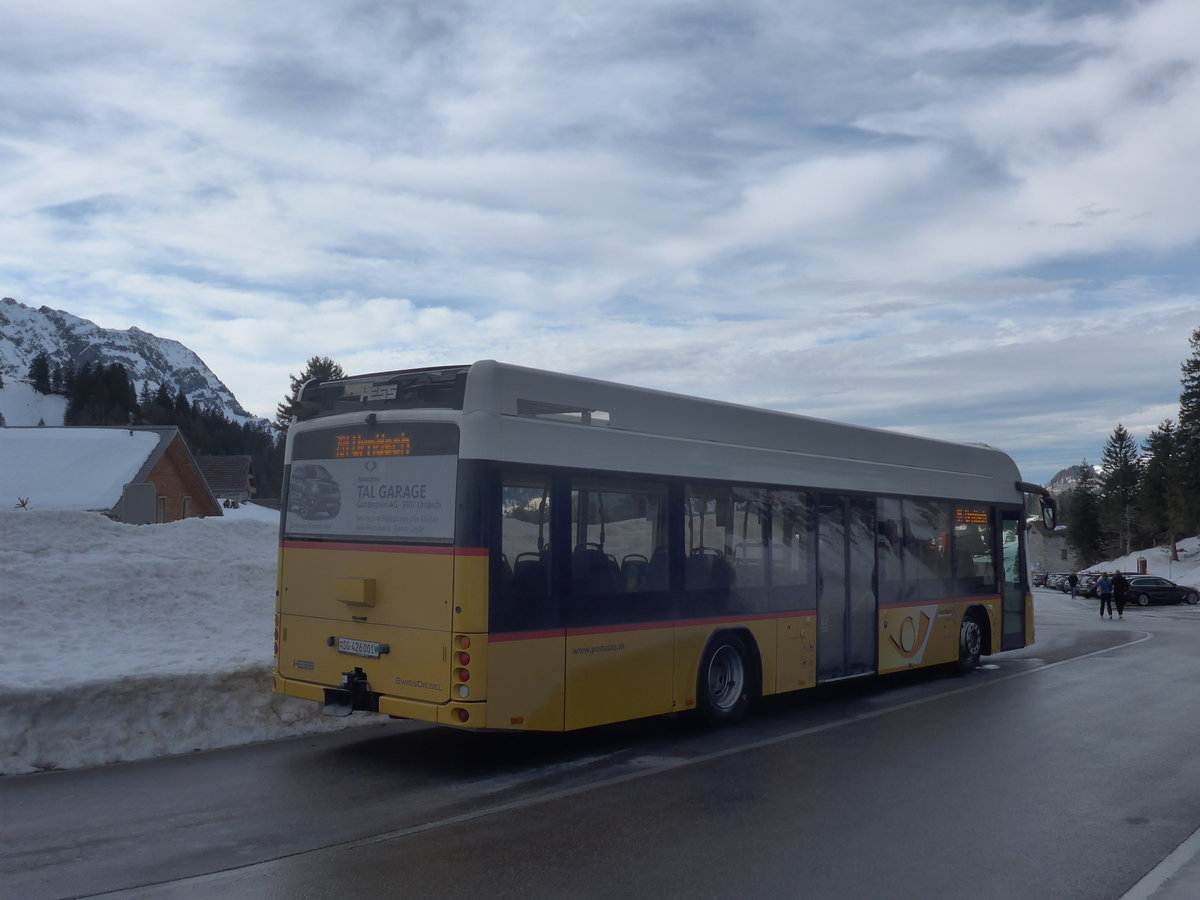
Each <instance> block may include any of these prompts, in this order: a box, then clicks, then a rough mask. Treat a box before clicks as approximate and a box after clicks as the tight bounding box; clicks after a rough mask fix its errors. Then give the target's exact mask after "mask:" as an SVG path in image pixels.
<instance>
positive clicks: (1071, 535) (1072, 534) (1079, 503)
mask: <svg viewBox="0 0 1200 900" xmlns="http://www.w3.org/2000/svg"><path fill="white" fill-rule="evenodd" d="M1097 490H1098V488H1097V486H1096V479H1095V476H1094V475H1093V470H1092V467H1091V466H1089V465H1088V462H1087V460H1086V459H1085V460H1084V461H1083V467H1082V471H1081V472H1080V473H1079V481H1078V483H1077V484H1076V485H1075V489H1074V490H1073V491H1071V504H1070V510H1069V512H1068V513H1067V544H1069V545H1070V547H1071V549H1072V550H1074V551H1075V553H1076V555H1077V556H1078V557H1079V560H1080V562H1082V563H1083V565H1084V567H1087V566H1090V565H1091V564H1092V563H1094V562H1099V561H1100V560H1101V559H1102V558H1103V553H1102V548H1103V545H1104V538H1103V535H1102V533H1101V531H1100V501H1099V498H1098V497H1097Z"/></svg>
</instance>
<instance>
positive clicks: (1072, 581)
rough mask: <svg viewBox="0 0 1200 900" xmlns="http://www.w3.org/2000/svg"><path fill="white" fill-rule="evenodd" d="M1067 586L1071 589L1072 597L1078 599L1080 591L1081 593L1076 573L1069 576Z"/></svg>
mask: <svg viewBox="0 0 1200 900" xmlns="http://www.w3.org/2000/svg"><path fill="white" fill-rule="evenodd" d="M1067 584H1068V585H1069V586H1070V588H1071V596H1072V597H1078V596H1079V593H1078V591H1079V576H1078V575H1076V574H1075V573H1074V572H1072V573H1071V574H1070V575H1068V576H1067Z"/></svg>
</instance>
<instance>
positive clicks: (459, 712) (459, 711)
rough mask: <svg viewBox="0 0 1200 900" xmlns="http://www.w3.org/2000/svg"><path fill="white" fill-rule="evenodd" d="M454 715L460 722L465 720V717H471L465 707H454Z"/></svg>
mask: <svg viewBox="0 0 1200 900" xmlns="http://www.w3.org/2000/svg"><path fill="white" fill-rule="evenodd" d="M454 715H455V716H456V717H457V718H458V721H460V722H466V721H467V719H469V718H471V714H470V713H469V712H467V711H466V710H465V709H456V710H455V711H454Z"/></svg>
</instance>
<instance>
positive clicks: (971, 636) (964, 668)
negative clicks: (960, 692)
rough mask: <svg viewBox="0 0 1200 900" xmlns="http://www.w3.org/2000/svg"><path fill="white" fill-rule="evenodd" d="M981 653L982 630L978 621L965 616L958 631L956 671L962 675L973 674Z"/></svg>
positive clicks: (972, 617)
mask: <svg viewBox="0 0 1200 900" xmlns="http://www.w3.org/2000/svg"><path fill="white" fill-rule="evenodd" d="M982 653H983V629H982V628H980V627H979V620H978V619H976V618H975V617H974V616H967V617H966V618H965V619H963V620H962V626H961V627H960V628H959V629H958V671H959V672H960V673H961V674H963V675H967V674H970V673H971V672H974V671H975V667H976V666H978V665H979V657H980V655H981V654H982Z"/></svg>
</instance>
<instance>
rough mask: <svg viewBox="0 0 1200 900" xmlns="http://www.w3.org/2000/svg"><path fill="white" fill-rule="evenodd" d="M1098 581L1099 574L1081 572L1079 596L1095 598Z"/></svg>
mask: <svg viewBox="0 0 1200 900" xmlns="http://www.w3.org/2000/svg"><path fill="white" fill-rule="evenodd" d="M1099 580H1100V573H1099V572H1082V573H1080V575H1079V596H1080V597H1095V596H1098V595H1097V594H1096V582H1097V581H1099Z"/></svg>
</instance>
